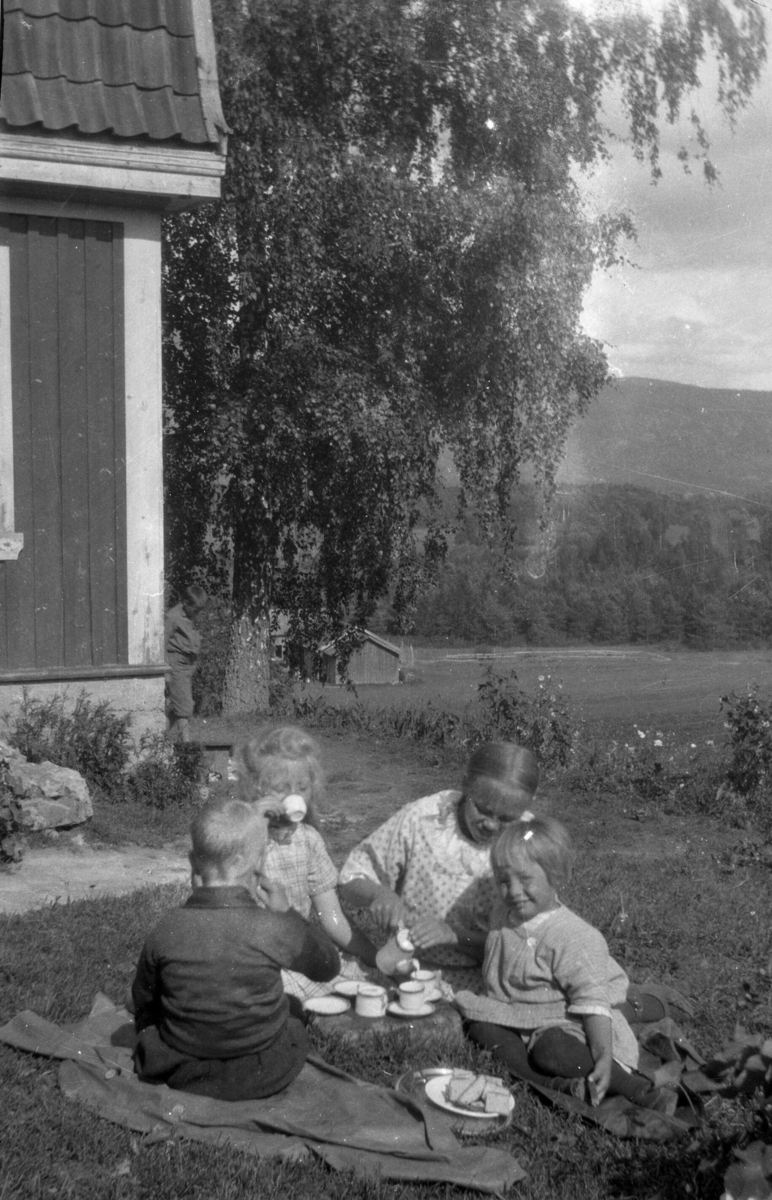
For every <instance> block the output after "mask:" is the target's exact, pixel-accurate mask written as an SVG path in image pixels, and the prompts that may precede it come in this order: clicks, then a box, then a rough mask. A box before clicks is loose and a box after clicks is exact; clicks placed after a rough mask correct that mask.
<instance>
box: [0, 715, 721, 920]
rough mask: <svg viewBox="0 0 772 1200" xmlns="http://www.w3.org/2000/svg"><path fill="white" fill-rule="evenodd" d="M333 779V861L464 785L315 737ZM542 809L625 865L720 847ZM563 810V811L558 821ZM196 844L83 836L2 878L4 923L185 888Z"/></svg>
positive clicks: (389, 754)
mask: <svg viewBox="0 0 772 1200" xmlns="http://www.w3.org/2000/svg"><path fill="white" fill-rule="evenodd" d="M316 736H317V739H318V740H319V741H320V742H321V744H322V750H323V758H324V765H325V770H326V773H327V800H326V805H325V811H324V814H323V832H324V836H325V840H326V842H327V845H328V847H329V850H330V853H331V855H332V857H333V859H334V861H335V862H336V863H338V864H340V863H341V862H342V861H343V858H344V857H345V855H346V854H347V853H348V851H349V850H350V849H351V847H352V846H354V845H355V844H356V843H357V842H358V841H359V840H360V839H361V838H362V837H364V836H365V835H366V834H367V833H368V832H369V831H370V830H371V829H373V828H375V826H376V825H378V824H380V822H381V821H383V820H385V819H386V817H388V816H389V815H390V814H391V813H393V812H394V811H395V810H396V809H397V808H399V807H400V805H402V804H404V803H405V802H406V801H408V800H412V799H416V798H417V797H419V796H425V795H429V794H430V793H432V792H435V791H438V790H439V789H440V788H443V787H454V786H456V785H457V783H458V781H457V779H456V778H455V777H454V773H453V772H450V773H449V772H448V770H447V769H446V768H440V767H438V766H436V765H433V764H432V763H431V762H430V761H429V760H428V759H427V758H426V757H425V756H423V755H420V754H418V753H417V752H416V751H415V749H413V748H412V747H411V746H409V745H404V744H399V743H394V742H377V741H372V740H370V739H368V740H365V739H363V738H359V737H357V736H354V735H351V734H345V735H335V734H327V735H318V734H317V735H316ZM543 807H544V808H546V809H547V810H548V811H552V812H553V814H554V815H555V816H558V817H560V818H561V819H562V820H565V822H566V823H567V824H568V825H569V826H570V827H571V829H572V831H573V832H574V833H575V835H576V837H577V840H578V841H579V842H580V843H581V844H584V845H587V846H591V847H592V846H597V847H601V846H602V847H603V849H604V850H606V851H607V852H608V851H611V852H613V853H617V854H620V855H623V856H626V855H630V856H633V855H634V856H636V857H646V856H654V855H656V856H657V857H658V858H661V857H670V856H672V857H678V856H679V855H682V854H684V853H686V851H687V849H688V848H689V846H690V845H693V843H694V841H695V840H696V841H699V842H700V843H705V846H706V848H707V845H708V842H712V841H714V840H715V832H714V833H711V831H710V830H709V829H708V828H707V827H706V828H705V830H704V832H703V831H702V830H700V833H699V834H695V822H694V821H693V820H692V821H686V820H683V819H681V818H678V817H674V816H665V815H663V814H661V813H657V812H655V813H652V814H651V815H649V814H645V813H642V812H641V810H640V808H638V809H636V808H634V807H632V806H630V807H628V808H626V807H625V805H624V804H622V803H603V802H601V803H598V802H594V801H592V800H588V799H586V798H583V797H574V796H570V795H569V796H566V795H565V794H561V796H560V799H559V805H558V804H556V803H555V799H554V798H553V797H552V796H551V795H550V792H549V789H547V790H545V793H544V796H543ZM558 808H559V811H558ZM189 872H190V868H189V865H188V860H187V839H186V838H184V837H181V838H180V839H178V840H177V841H175V842H170V843H167V844H166V845H165V846H163V847H161V848H160V849H155V848H149V847H142V846H136V845H132V846H122V847H111V848H101V847H100V848H93V847H91V846H89V845H88V844H83V843H82V842H81V840H80V838H79V836H78V835H77V834H76V835H75V836H74V837H62V838H61V839H60V840H59V842H58V843H57V844H56V845H55V846H51V847H44V848H39V849H31V850H28V851H27V854H26V855H25V857H24V860H23V862H22V863H21V864H19V866H18V867H13V868H11V869H10V870H2V871H0V913H23V912H26V911H28V910H29V909H33V908H40V907H43V906H45V905H48V904H64V903H67V902H68V901H73V900H83V899H93V898H95V897H99V896H105V895H117V894H121V893H125V892H130V891H134V890H136V889H137V888H142V887H150V886H153V885H155V884H162V883H180V884H186V883H187V881H188V879H189Z"/></svg>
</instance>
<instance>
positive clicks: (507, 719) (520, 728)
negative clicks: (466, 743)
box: [477, 667, 575, 768]
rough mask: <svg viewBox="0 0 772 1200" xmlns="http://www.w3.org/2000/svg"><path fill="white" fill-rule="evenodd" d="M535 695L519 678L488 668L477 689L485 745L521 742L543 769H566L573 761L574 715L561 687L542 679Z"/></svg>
mask: <svg viewBox="0 0 772 1200" xmlns="http://www.w3.org/2000/svg"><path fill="white" fill-rule="evenodd" d="M538 683H539V687H538V690H537V692H536V693H535V695H532V696H529V695H528V693H527V692H524V691H523V690H522V688H521V687H520V686H519V685H518V682H517V674H516V672H515V671H510V672H509V674H507V675H498V674H497V673H496V672H495V671H494V669H493V667H488V670H487V672H486V674H485V678H484V679H483V682H482V683H481V684H478V687H477V700H478V705H479V707H480V709H481V731H482V733H483V735H484V738H485V740H486V741H493V740H495V739H501V740H502V741H509V742H519V743H520V745H521V746H528V748H529V749H530V750H533V752H534V754H536V756H537V758H538V759H539V762H540V763H541V765H542V766H543V767H546V768H550V767H565V766H566V765H567V763H568V761H569V759H570V757H571V754H572V750H573V745H574V735H573V733H572V728H571V726H572V724H575V722H573V721H572V717H571V713H570V711H569V707H568V704H567V703H566V701H565V699H564V698H563V697H562V696H561V695H560V693H561V692H562V690H563V685H562V683H558V684H553V682H552V678H551V676H549V675H540V676H539V679H538Z"/></svg>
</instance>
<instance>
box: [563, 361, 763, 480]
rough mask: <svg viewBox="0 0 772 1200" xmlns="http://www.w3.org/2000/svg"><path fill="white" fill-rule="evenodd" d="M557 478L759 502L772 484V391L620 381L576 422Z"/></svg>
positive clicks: (607, 389)
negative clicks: (754, 497) (715, 495)
mask: <svg viewBox="0 0 772 1200" xmlns="http://www.w3.org/2000/svg"><path fill="white" fill-rule="evenodd" d="M557 479H558V486H560V485H567V486H571V485H579V484H588V483H628V484H635V485H637V486H639V487H648V488H650V489H651V490H653V491H658V492H668V493H679V494H682V495H689V494H694V493H702V494H708V493H714V494H719V495H728V496H735V497H736V498H737V499H741V500H752V499H753V495H754V493H760V492H767V491H768V490H769V489H770V488H771V487H772V392H761V391H749V390H743V389H734V388H732V389H730V388H703V387H698V386H696V385H694V384H684V383H675V382H671V381H668V380H662V379H648V378H643V377H640V378H639V377H636V376H629V377H627V378H621V379H618V380H615V381H614V383H612V384H610V385H609V386H608V387H606V388H604V389H603V391H602V392H601V393H600V394H599V396H598V397H597V398H596V399H595V400H594V401H593V402H592V404H591V405H590V407H589V409H588V412H587V413H586V415H585V416H584V417H580V418H579V419H578V421H576V423H575V424H574V425H573V426H572V428H571V432H570V433H569V436H568V441H567V443H566V451H565V454H564V457H563V461H562V462H561V465H560V467H559V469H558V474H557Z"/></svg>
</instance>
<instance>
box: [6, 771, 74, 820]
mask: <svg viewBox="0 0 772 1200" xmlns="http://www.w3.org/2000/svg"><path fill="white" fill-rule="evenodd" d="M6 777H7V782H8V786H9V787H10V789H11V791H12V792H13V794H14V796H15V797H16V798H17V800H18V803H19V806H20V808H21V810H22V816H21V824H22V828H23V829H24V830H25V831H27V832H31V833H32V832H35V831H37V830H39V829H60V828H62V827H63V826H69V825H81V824H82V823H83V822H84V821H87V820H88V819H89V818H90V817H93V815H94V810H93V808H92V806H91V797H90V796H89V793H88V787H87V786H86V781H85V779H84V778H83V777H82V775H79V774H78V772H77V771H73V770H72V769H71V768H70V767H57V766H55V765H54V763H50V762H42V763H28V762H23V761H17V760H14V761H12V762H11V764H10V765H9V767H8V769H7V776H6Z"/></svg>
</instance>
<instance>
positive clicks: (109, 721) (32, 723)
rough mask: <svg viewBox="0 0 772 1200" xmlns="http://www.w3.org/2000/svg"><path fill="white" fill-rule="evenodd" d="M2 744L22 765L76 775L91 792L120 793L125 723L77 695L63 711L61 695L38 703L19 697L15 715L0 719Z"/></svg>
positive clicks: (127, 745) (127, 742) (104, 705)
mask: <svg viewBox="0 0 772 1200" xmlns="http://www.w3.org/2000/svg"><path fill="white" fill-rule="evenodd" d="M5 720H6V724H7V726H8V733H7V739H8V741H9V743H10V744H11V745H12V746H15V747H16V749H17V750H19V751H20V752H21V753H22V754H23V755H24V757H25V758H26V759H27V761H28V762H32V763H39V762H44V761H48V762H52V763H56V764H57V765H58V766H60V767H71V768H72V769H73V770H75V771H79V772H80V774H81V775H82V776H83V778H84V779H85V780H86V782H87V783H88V784H89V786H90V787H92V788H99V789H100V791H102V792H103V793H109V792H111V791H115V790H116V789H117V790H120V789H121V788H122V786H123V781H124V775H125V771H126V767H127V764H128V762H129V757H130V754H131V750H132V740H131V737H130V734H129V726H130V723H131V718H130V717H129V716H119V715H118V713H116V712H115V710H114V709H113V708H111V706H110V704H109V703H108V702H107V701H101V702H100V703H98V704H94V703H93V702H92V701H91V700H90V699H89V697H88V694H87V693H86V692H85V691H82V692H81V693H80V694H79V695H78V696H77V697H76V699H75V702H74V704H73V705H71V706H69V705H68V704H67V702H66V697H65V696H63V695H60V696H52V697H51V699H50V700H39V699H37V698H36V697H34V696H31V695H30V694H29V692H28V691H26V690H25V691H24V694H23V696H22V700H21V704H20V705H19V708H18V711H15V712H13V713H7V714H6V716H5Z"/></svg>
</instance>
